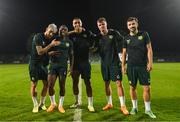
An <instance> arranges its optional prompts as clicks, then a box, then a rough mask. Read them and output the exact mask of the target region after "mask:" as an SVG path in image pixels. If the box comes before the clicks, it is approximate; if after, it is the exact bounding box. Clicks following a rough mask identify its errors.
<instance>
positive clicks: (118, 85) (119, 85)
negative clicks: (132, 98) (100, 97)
mask: <svg viewBox="0 0 180 122" xmlns="http://www.w3.org/2000/svg"><path fill="white" fill-rule="evenodd" d="M116 85H117V87H120V88H122V87H123V86H122V83H121V81H119V80H118V81H117V82H116Z"/></svg>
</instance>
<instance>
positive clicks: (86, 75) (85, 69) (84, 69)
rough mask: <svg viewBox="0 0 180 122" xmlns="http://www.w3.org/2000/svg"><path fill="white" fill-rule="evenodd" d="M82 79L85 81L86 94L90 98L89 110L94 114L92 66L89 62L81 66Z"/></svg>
mask: <svg viewBox="0 0 180 122" xmlns="http://www.w3.org/2000/svg"><path fill="white" fill-rule="evenodd" d="M80 73H81V77H82V78H83V79H84V83H85V86H86V94H87V97H88V110H89V111H90V112H94V111H95V110H94V107H93V96H92V86H91V80H90V78H91V65H90V63H89V62H87V63H82V64H81V66H80Z"/></svg>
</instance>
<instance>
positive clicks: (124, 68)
mask: <svg viewBox="0 0 180 122" xmlns="http://www.w3.org/2000/svg"><path fill="white" fill-rule="evenodd" d="M122 73H123V75H125V74H126V67H125V66H122Z"/></svg>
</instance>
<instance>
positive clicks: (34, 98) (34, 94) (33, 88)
mask: <svg viewBox="0 0 180 122" xmlns="http://www.w3.org/2000/svg"><path fill="white" fill-rule="evenodd" d="M36 86H37V81H36V82H35V81H32V82H31V96H32V101H33V104H34V107H33V110H32V112H33V113H37V112H38V108H39V106H38V101H37V91H36Z"/></svg>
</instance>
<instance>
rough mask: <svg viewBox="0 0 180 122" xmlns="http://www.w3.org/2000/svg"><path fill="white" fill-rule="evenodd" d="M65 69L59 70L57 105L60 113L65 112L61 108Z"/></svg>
mask: <svg viewBox="0 0 180 122" xmlns="http://www.w3.org/2000/svg"><path fill="white" fill-rule="evenodd" d="M66 73H67V71H66V69H61V72H60V73H59V88H60V91H59V106H58V110H59V112H61V113H65V110H64V108H63V102H64V95H65V81H66Z"/></svg>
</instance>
